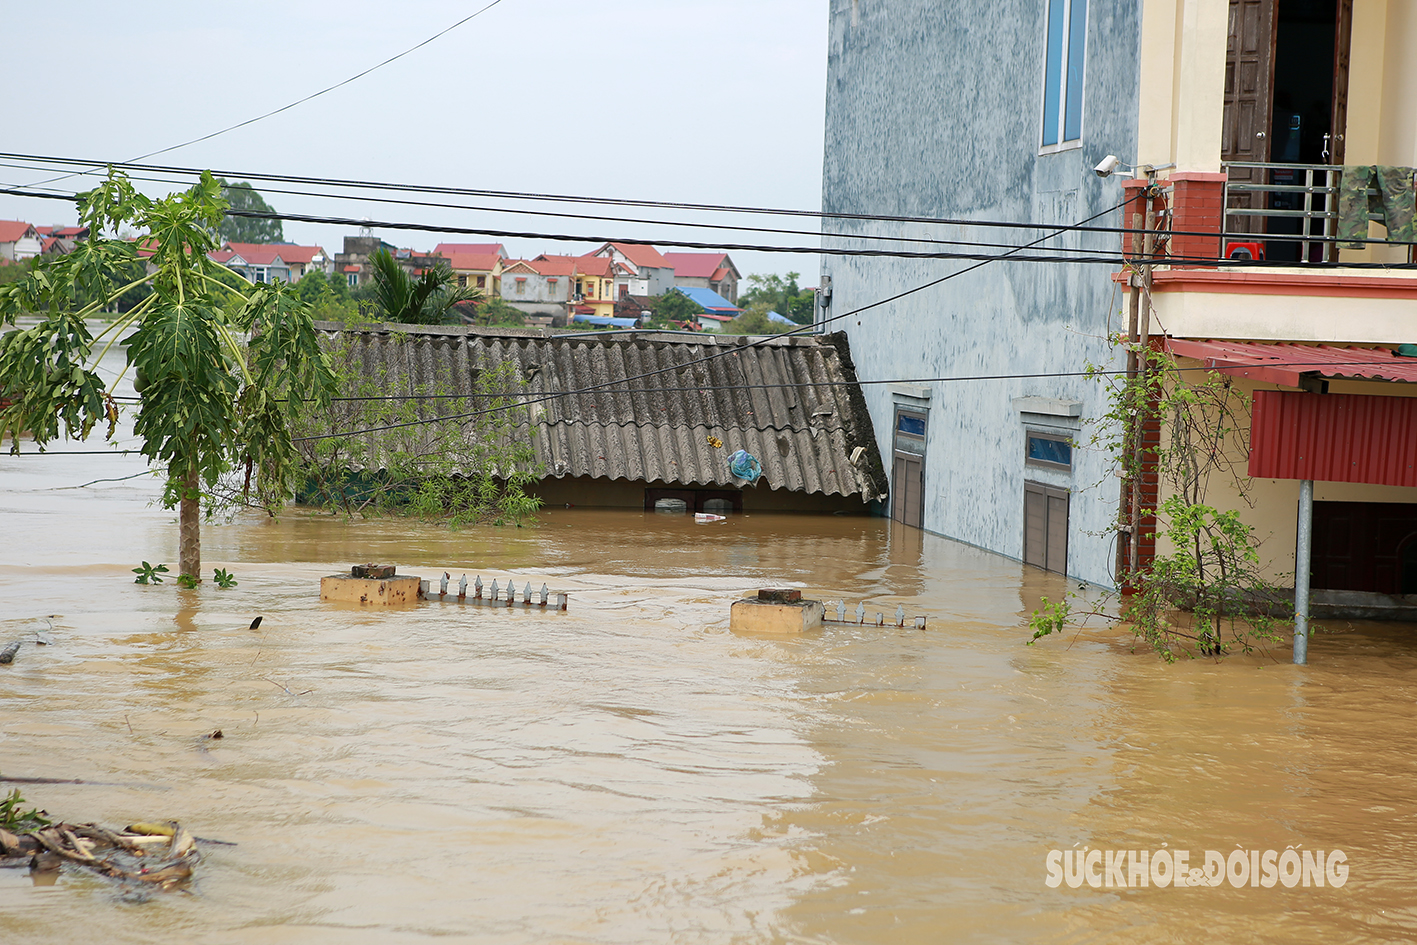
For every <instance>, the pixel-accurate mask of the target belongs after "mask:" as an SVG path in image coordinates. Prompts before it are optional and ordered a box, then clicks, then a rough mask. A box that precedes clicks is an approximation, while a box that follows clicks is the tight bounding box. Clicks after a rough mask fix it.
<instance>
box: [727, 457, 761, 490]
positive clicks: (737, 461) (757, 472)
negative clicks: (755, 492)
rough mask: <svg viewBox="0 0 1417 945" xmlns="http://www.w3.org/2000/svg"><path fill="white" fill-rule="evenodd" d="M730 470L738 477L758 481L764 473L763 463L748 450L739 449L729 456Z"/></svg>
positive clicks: (748, 480)
mask: <svg viewBox="0 0 1417 945" xmlns="http://www.w3.org/2000/svg"><path fill="white" fill-rule="evenodd" d="M728 471H729V472H731V473H733V476H734V478H736V479H742V480H745V481H747V482H757V481H758V477H759V476H761V475H762V474H763V464H762V463H760V462H758V458H757V457H756V456H754V455H753V454H752V453H749V452H748V451H747V450H738V451H737V452H735V453H734V454H733V455H732V456H730V457H728Z"/></svg>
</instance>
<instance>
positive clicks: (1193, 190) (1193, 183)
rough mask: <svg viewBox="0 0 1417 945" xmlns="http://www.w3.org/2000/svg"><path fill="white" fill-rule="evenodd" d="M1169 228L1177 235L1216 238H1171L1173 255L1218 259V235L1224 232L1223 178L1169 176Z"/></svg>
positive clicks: (1195, 173)
mask: <svg viewBox="0 0 1417 945" xmlns="http://www.w3.org/2000/svg"><path fill="white" fill-rule="evenodd" d="M1171 183H1172V185H1173V186H1174V187H1175V190H1174V191H1173V192H1172V195H1171V229H1172V230H1175V231H1176V232H1178V233H1185V232H1198V233H1214V234H1215V236H1173V237H1171V252H1170V255H1172V256H1185V257H1189V258H1193V259H1219V258H1221V256H1220V251H1221V245H1220V234H1221V232H1223V231H1224V229H1225V208H1224V207H1223V206H1222V205H1221V204H1222V201H1223V198H1224V193H1225V175H1224V174H1207V173H1203V172H1201V171H1177V172H1174V173H1172V175H1171Z"/></svg>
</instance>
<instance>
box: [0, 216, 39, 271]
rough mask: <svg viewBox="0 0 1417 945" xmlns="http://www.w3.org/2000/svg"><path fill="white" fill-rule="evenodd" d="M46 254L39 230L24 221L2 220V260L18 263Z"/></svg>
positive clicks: (0, 234)
mask: <svg viewBox="0 0 1417 945" xmlns="http://www.w3.org/2000/svg"><path fill="white" fill-rule="evenodd" d="M42 252H44V238H43V237H42V236H41V235H40V232H39V230H37V229H35V228H34V226H32V225H31V224H29V223H25V222H24V221H23V220H0V259H8V260H9V261H10V262H18V261H20V260H21V259H30V258H32V257H34V256H38V255H39V254H40V253H42Z"/></svg>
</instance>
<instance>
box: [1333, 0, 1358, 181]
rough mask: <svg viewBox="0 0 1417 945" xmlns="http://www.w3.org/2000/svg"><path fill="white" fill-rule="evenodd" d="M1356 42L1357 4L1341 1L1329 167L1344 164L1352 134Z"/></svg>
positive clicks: (1335, 42)
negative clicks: (1349, 133) (1352, 72)
mask: <svg viewBox="0 0 1417 945" xmlns="http://www.w3.org/2000/svg"><path fill="white" fill-rule="evenodd" d="M1352 42H1353V0H1338V22H1337V23H1336V24H1334V33H1333V117H1332V120H1331V121H1330V122H1329V126H1328V127H1329V133H1330V138H1329V145H1328V150H1329V156H1328V163H1330V164H1342V163H1343V153H1344V147H1343V139H1344V137H1345V135H1346V134H1347V131H1348V55H1349V47H1350V46H1351V45H1352Z"/></svg>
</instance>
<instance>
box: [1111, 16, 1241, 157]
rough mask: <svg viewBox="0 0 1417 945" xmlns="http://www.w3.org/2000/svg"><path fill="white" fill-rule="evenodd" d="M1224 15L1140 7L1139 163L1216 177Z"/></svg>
mask: <svg viewBox="0 0 1417 945" xmlns="http://www.w3.org/2000/svg"><path fill="white" fill-rule="evenodd" d="M1229 10H1230V5H1229V2H1228V0H1145V5H1144V7H1143V9H1142V36H1141V51H1142V55H1141V75H1140V77H1139V78H1140V82H1141V89H1140V95H1139V100H1140V109H1141V111H1140V114H1139V115H1138V125H1137V132H1138V134H1137V137H1138V144H1137V151H1138V153H1137V155H1136V160H1137V161H1140V162H1142V163H1147V164H1168V163H1171V162H1175V164H1176V165H1177V169H1178V170H1183V171H1206V172H1210V173H1214V172H1217V171H1219V170H1220V126H1221V116H1222V113H1223V111H1224V105H1225V46H1226V36H1227V34H1228V24H1229ZM1118 157H1121V158H1122V160H1124V161H1127V162H1128V163H1131V161H1132V159H1131V158H1128V157H1127V156H1126V155H1118Z"/></svg>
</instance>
